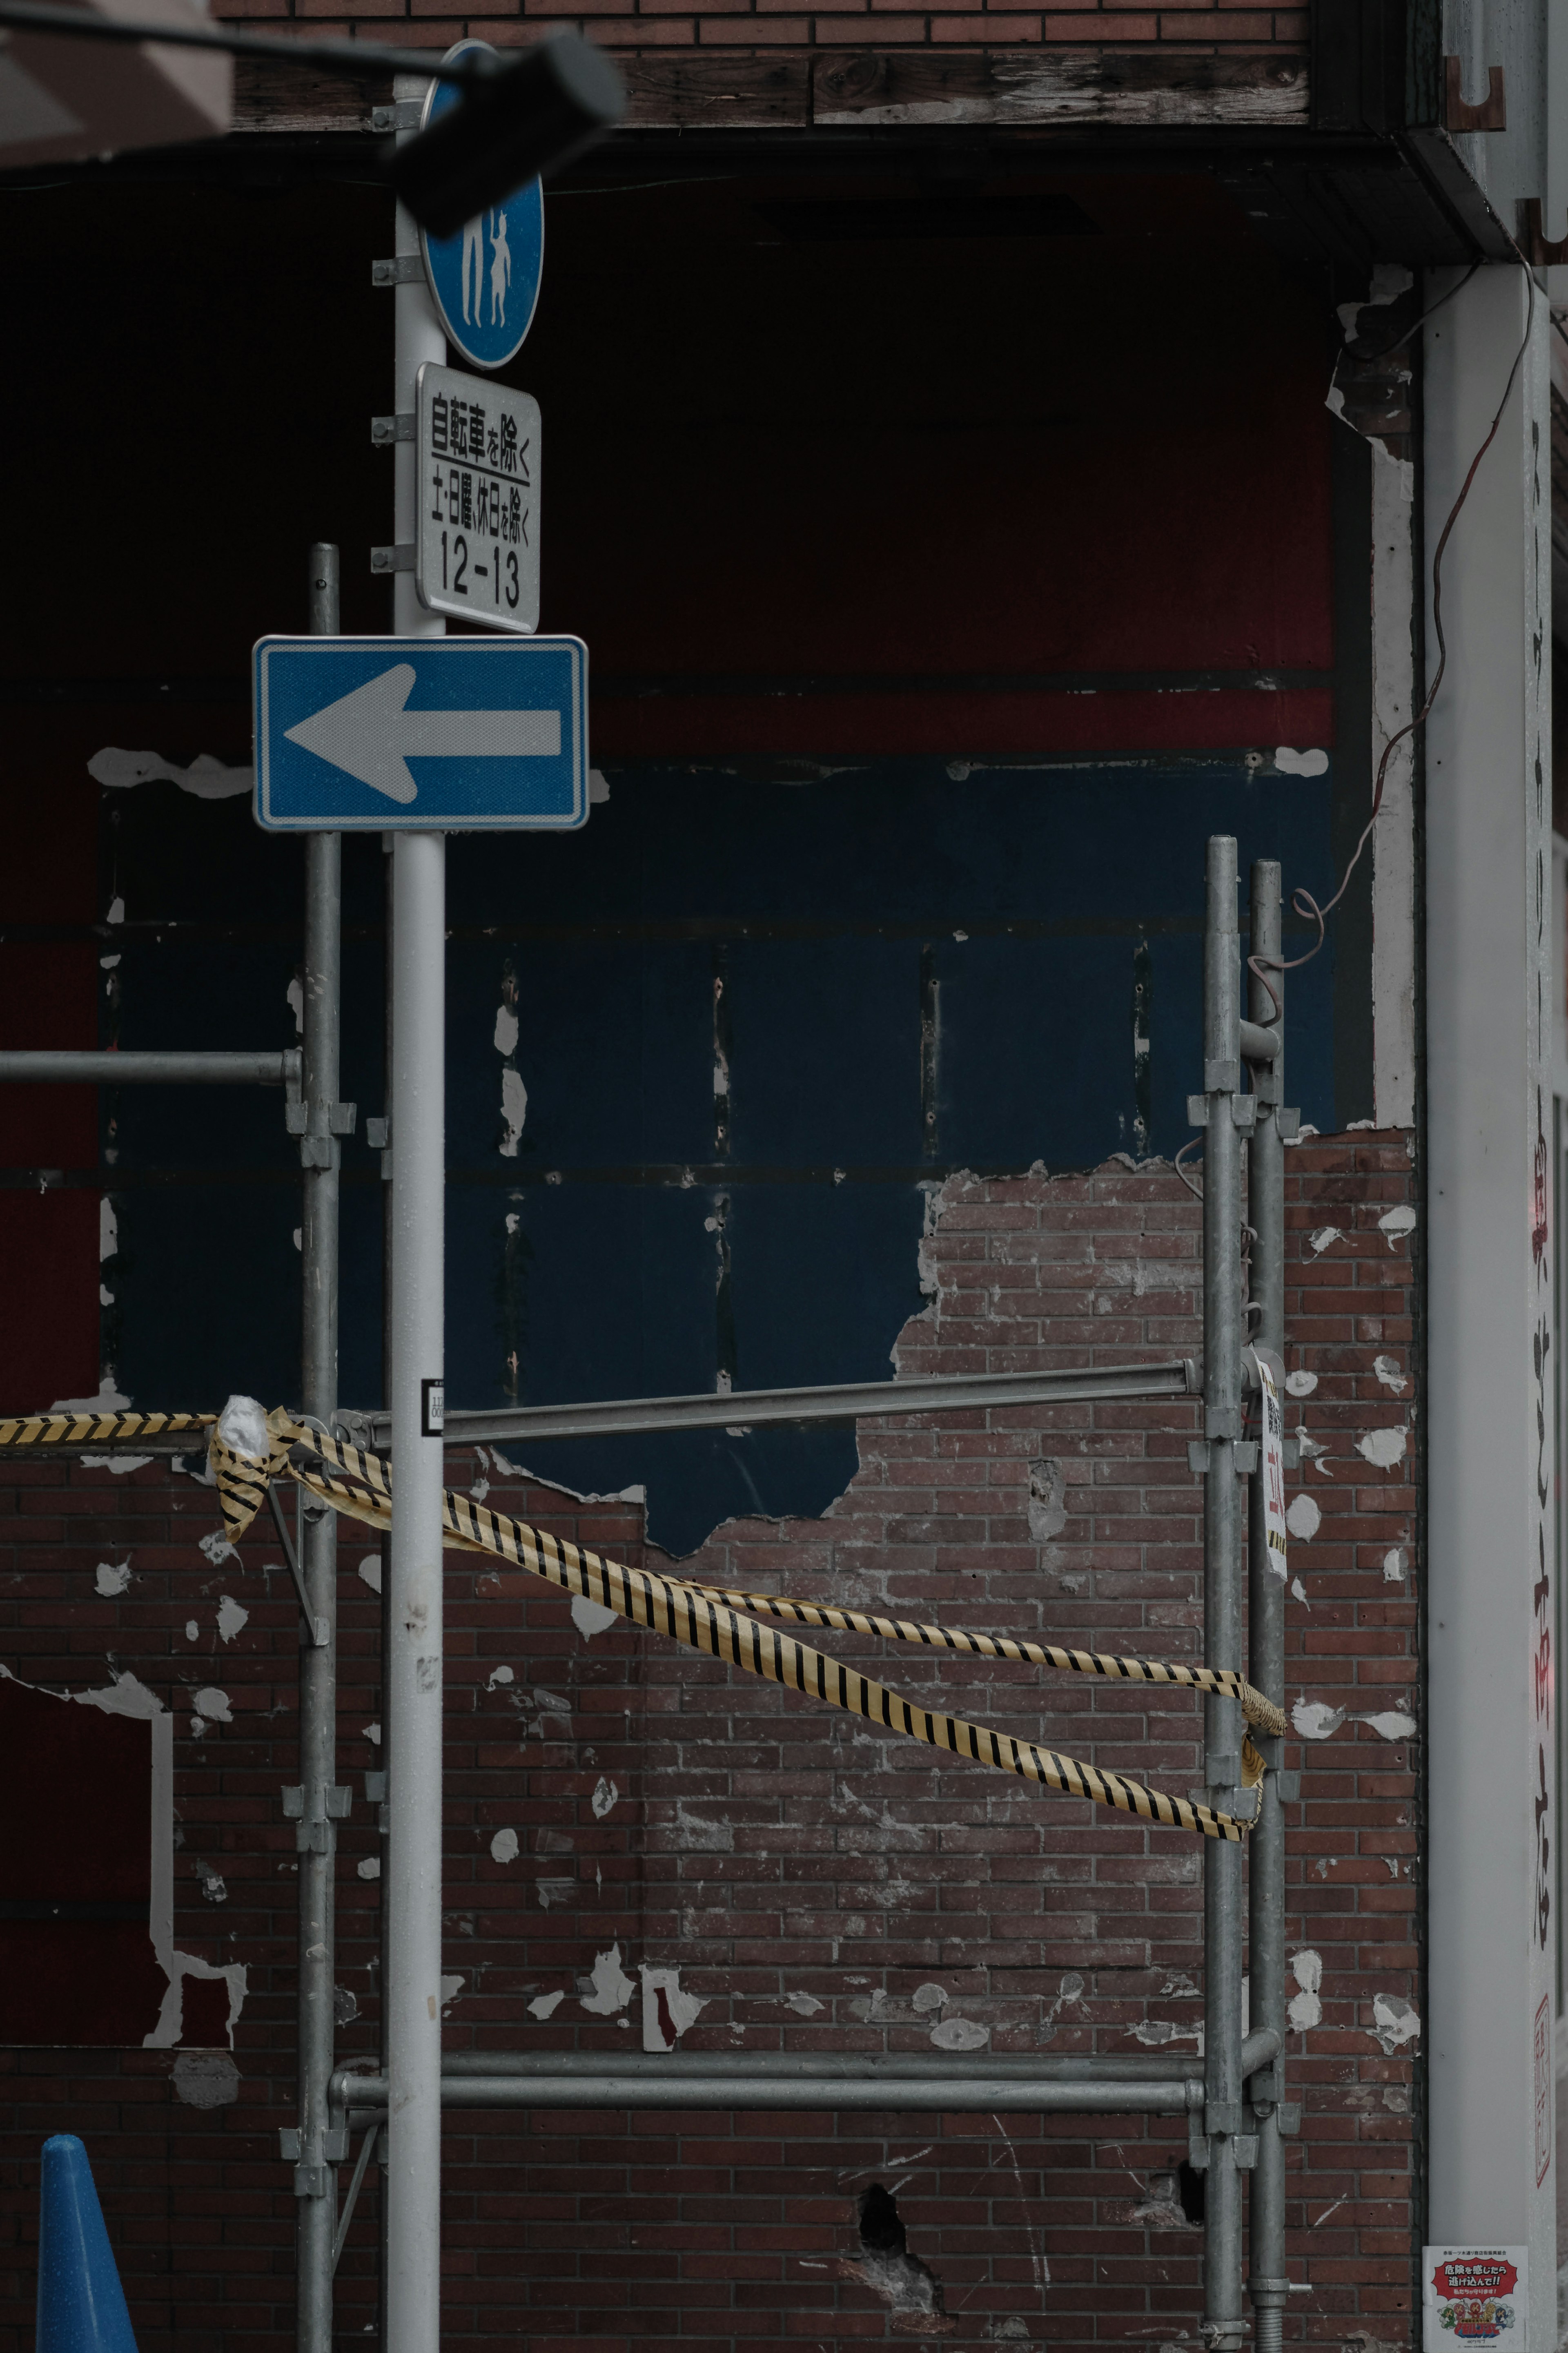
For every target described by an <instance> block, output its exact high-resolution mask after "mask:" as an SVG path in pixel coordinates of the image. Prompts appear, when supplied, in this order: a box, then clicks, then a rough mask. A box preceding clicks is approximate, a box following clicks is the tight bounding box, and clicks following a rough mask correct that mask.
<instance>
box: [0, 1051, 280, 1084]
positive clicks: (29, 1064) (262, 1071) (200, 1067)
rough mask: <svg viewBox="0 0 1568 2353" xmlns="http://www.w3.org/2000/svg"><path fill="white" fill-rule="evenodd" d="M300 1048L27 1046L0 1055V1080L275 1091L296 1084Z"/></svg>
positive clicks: (23, 1082) (21, 1082) (27, 1082)
mask: <svg viewBox="0 0 1568 2353" xmlns="http://www.w3.org/2000/svg"><path fill="white" fill-rule="evenodd" d="M6 1079H10V1080H14V1081H15V1082H16V1083H17V1084H18V1085H19V1086H29V1087H37V1086H67V1087H69V1086H87V1087H99V1086H101V1087H123V1086H148V1087H178V1086H217V1087H280V1086H283V1085H285V1084H286V1083H287V1082H289V1080H290V1079H292V1080H293V1082H294V1083H295V1084H296V1085H298V1083H299V1079H300V1050H299V1049H298V1047H290V1048H289V1050H288V1051H287V1052H286V1053H282V1054H205V1053H189V1054H187V1053H179V1052H173V1051H172V1052H168V1053H163V1052H158V1053H129V1054H121V1053H88V1052H85V1051H84V1052H77V1051H75V1050H70V1051H66V1050H61V1051H59V1052H56V1051H55V1050H53V1049H49V1048H30V1049H28V1050H25V1051H23V1050H18V1051H16V1052H15V1053H11V1052H7V1053H0V1081H3V1080H6Z"/></svg>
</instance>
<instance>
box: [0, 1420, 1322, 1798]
mask: <svg viewBox="0 0 1568 2353" xmlns="http://www.w3.org/2000/svg"><path fill="white" fill-rule="evenodd" d="M267 1424H268V1433H269V1435H270V1437H271V1439H272V1441H273V1442H272V1445H271V1447H270V1449H269V1450H268V1455H267V1457H266V1459H265V1460H263V1459H262V1458H261V1457H259V1456H258V1455H251V1454H245V1453H239V1452H237V1451H235V1450H233V1449H231V1448H230V1447H228V1446H226V1445H225V1444H224V1442H223V1440H221V1439H220V1438H219V1437H218V1434H217V1430H216V1416H215V1415H212V1414H135V1413H118V1414H96V1415H94V1414H82V1415H70V1414H40V1415H32V1416H29V1417H26V1418H25V1419H17V1420H11V1421H0V1448H3V1447H7V1446H9V1447H25V1446H60V1445H66V1446H76V1445H80V1444H84V1443H89V1442H99V1443H102V1442H104V1441H107V1440H110V1439H116V1438H119V1439H130V1438H138V1437H151V1436H153V1435H157V1434H161V1433H165V1432H170V1431H174V1432H183V1431H184V1430H190V1431H192V1432H193V1433H195V1432H196V1431H198V1430H205V1431H207V1432H208V1433H209V1438H208V1449H207V1451H208V1460H209V1461H210V1463H211V1465H212V1470H213V1473H214V1477H215V1479H216V1482H217V1490H218V1500H219V1504H220V1505H221V1508H222V1511H223V1517H224V1525H225V1529H226V1534H227V1535H228V1539H229V1542H230V1543H231V1544H237V1543H238V1542H239V1540H240V1538H241V1537H242V1536H243V1535H245V1533H246V1531H247V1529H248V1528H249V1526H250V1525H251V1522H252V1521H253V1520H254V1519H255V1517H256V1514H257V1513H258V1511H259V1510H260V1509H261V1507H262V1505H263V1504H265V1503H266V1500H267V1492H268V1487H269V1486H270V1484H271V1483H272V1482H273V1481H274V1480H275V1479H279V1478H290V1479H293V1480H294V1481H296V1482H298V1483H299V1484H300V1486H302V1487H304V1488H305V1489H306V1490H307V1491H308V1492H309V1493H312V1494H315V1495H318V1496H319V1497H320V1498H321V1501H322V1502H323V1503H328V1504H331V1505H332V1507H333V1508H334V1509H335V1510H337V1511H339V1512H342V1513H343V1514H346V1515H347V1516H349V1517H351V1518H353V1519H357V1520H361V1521H363V1522H364V1523H365V1524H366V1525H369V1526H372V1527H375V1528H380V1529H386V1528H389V1527H390V1526H391V1525H392V1487H391V1482H390V1480H389V1479H388V1476H387V1470H386V1465H385V1464H384V1461H382V1459H381V1457H380V1456H379V1455H375V1454H370V1453H366V1452H363V1451H361V1450H360V1449H359V1448H357V1447H353V1446H350V1445H348V1444H347V1443H345V1442H344V1441H342V1440H337V1439H331V1438H327V1437H324V1436H322V1435H321V1433H319V1432H318V1431H315V1430H306V1429H303V1428H301V1427H300V1425H299V1424H298V1423H297V1422H295V1421H294V1420H293V1419H291V1418H290V1417H289V1415H288V1414H287V1413H286V1412H285V1411H284V1410H283V1409H281V1408H278V1409H275V1410H274V1411H273V1412H272V1413H270V1414H268V1417H267ZM441 1516H442V1525H443V1527H444V1528H445V1530H446V1537H445V1541H446V1543H447V1546H449V1547H450V1548H452V1549H454V1550H458V1551H463V1552H478V1553H483V1554H485V1555H487V1556H489V1557H491V1558H495V1559H501V1560H505V1561H509V1562H510V1563H511V1564H512V1565H513V1566H514V1567H518V1568H521V1569H524V1570H526V1571H527V1572H528V1573H529V1574H531V1575H532V1576H535V1577H542V1578H544V1579H545V1580H546V1581H547V1582H548V1583H550V1584H552V1585H554V1586H556V1587H557V1588H559V1589H560V1590H561V1591H563V1592H565V1593H573V1594H580V1595H581V1596H582V1597H583V1599H584V1600H588V1601H593V1602H596V1603H597V1604H598V1605H599V1606H600V1607H601V1608H604V1609H613V1610H615V1611H616V1614H617V1615H618V1616H620V1617H623V1618H626V1619H628V1620H630V1621H631V1622H632V1623H633V1624H634V1625H637V1626H645V1627H648V1628H650V1629H651V1630H653V1631H655V1632H656V1633H660V1634H665V1635H668V1637H669V1638H670V1639H671V1640H672V1641H677V1642H679V1643H681V1644H682V1645H683V1646H684V1647H685V1648H687V1649H688V1650H692V1651H700V1652H702V1653H703V1654H704V1655H706V1656H707V1657H709V1658H713V1659H721V1660H722V1661H723V1662H725V1663H726V1664H728V1665H730V1666H735V1667H740V1668H741V1669H742V1670H743V1672H746V1673H748V1674H754V1675H760V1676H762V1677H763V1678H764V1680H766V1681H767V1682H769V1683H779V1684H782V1685H784V1686H785V1687H786V1688H787V1689H789V1690H791V1691H800V1692H805V1693H808V1694H810V1695H811V1696H812V1697H813V1698H815V1699H819V1700H822V1701H824V1702H826V1704H827V1705H828V1706H830V1707H837V1708H842V1709H844V1710H845V1711H846V1712H847V1714H848V1715H858V1716H860V1717H863V1718H864V1719H865V1720H866V1721H867V1722H868V1723H873V1724H879V1725H883V1726H885V1728H886V1729H887V1730H889V1731H890V1732H897V1733H901V1734H903V1735H905V1736H907V1737H909V1738H910V1739H912V1740H919V1741H922V1742H924V1743H925V1744H926V1746H929V1747H932V1748H942V1749H946V1750H948V1751H949V1752H950V1753H951V1754H952V1755H953V1756H956V1757H968V1758H970V1759H971V1760H972V1761H973V1762H974V1763H975V1764H979V1765H986V1766H990V1767H992V1768H993V1769H994V1770H995V1771H997V1772H1003V1773H1014V1774H1016V1775H1018V1776H1019V1777H1020V1778H1023V1779H1025V1780H1027V1781H1033V1782H1036V1783H1037V1784H1038V1785H1039V1786H1040V1787H1042V1788H1049V1789H1057V1790H1059V1791H1061V1792H1062V1793H1063V1794H1064V1795H1065V1796H1068V1797H1074V1798H1088V1799H1092V1800H1093V1802H1094V1803H1095V1804H1097V1805H1101V1806H1110V1807H1112V1808H1114V1809H1115V1810H1117V1811H1119V1812H1121V1813H1125V1814H1133V1815H1136V1816H1138V1817H1139V1818H1140V1819H1141V1820H1144V1821H1148V1822H1158V1823H1161V1824H1163V1825H1164V1826H1165V1827H1166V1828H1168V1829H1173V1830H1184V1831H1196V1832H1198V1833H1199V1834H1201V1835H1202V1836H1203V1837H1205V1838H1220V1839H1228V1840H1229V1841H1232V1842H1233V1843H1236V1842H1239V1841H1241V1840H1242V1839H1243V1838H1244V1837H1245V1836H1246V1833H1247V1827H1248V1825H1247V1824H1246V1823H1244V1822H1239V1821H1237V1820H1236V1819H1235V1818H1234V1817H1233V1816H1232V1815H1229V1814H1224V1813H1219V1812H1216V1811H1215V1810H1213V1809H1211V1808H1210V1807H1208V1806H1202V1805H1194V1804H1192V1803H1191V1802H1190V1801H1189V1800H1188V1799H1185V1798H1173V1797H1170V1796H1167V1795H1166V1794H1165V1793H1164V1792H1163V1791H1162V1790H1159V1789H1148V1788H1144V1787H1143V1786H1142V1783H1141V1782H1138V1781H1133V1780H1130V1779H1129V1778H1127V1777H1126V1776H1125V1775H1123V1774H1120V1773H1108V1772H1100V1771H1099V1770H1098V1769H1097V1768H1096V1767H1094V1766H1092V1765H1085V1764H1081V1763H1079V1761H1078V1759H1076V1758H1075V1757H1064V1756H1059V1755H1058V1754H1057V1752H1056V1751H1055V1750H1053V1749H1049V1748H1041V1747H1039V1746H1037V1744H1036V1743H1035V1742H1033V1741H1030V1740H1015V1739H1013V1738H1012V1737H1011V1736H1010V1735H1008V1734H1006V1733H998V1732H991V1731H989V1730H987V1729H986V1728H985V1727H984V1725H975V1724H970V1723H968V1722H967V1721H966V1720H965V1719H964V1718H963V1717H962V1716H954V1715H946V1714H944V1713H943V1712H942V1711H941V1710H939V1709H929V1708H921V1707H917V1706H915V1705H914V1704H913V1702H912V1701H910V1700H907V1699H904V1698H902V1697H901V1696H900V1694H898V1693H897V1692H894V1691H889V1689H888V1687H887V1686H886V1684H884V1683H876V1682H874V1681H872V1680H871V1679H870V1678H869V1677H868V1676H865V1675H861V1674H859V1673H858V1672H856V1670H855V1669H854V1668H852V1667H847V1666H845V1665H844V1664H843V1663H842V1662H840V1661H838V1660H837V1659H833V1658H829V1657H828V1656H827V1655H826V1652H824V1651H817V1650H814V1649H812V1648H811V1647H810V1646H809V1645H808V1644H806V1643H804V1642H797V1641H794V1640H793V1639H792V1638H791V1637H790V1636H789V1635H787V1634H775V1633H774V1632H773V1630H772V1628H771V1627H769V1626H765V1625H762V1626H759V1625H753V1624H752V1622H751V1618H750V1617H747V1618H742V1617H739V1616H737V1615H736V1614H735V1613H736V1610H738V1609H744V1610H747V1611H749V1612H750V1613H751V1614H752V1616H753V1617H760V1616H766V1617H776V1618H780V1619H784V1620H788V1621H790V1622H793V1623H795V1624H804V1625H810V1626H831V1627H837V1628H840V1629H842V1630H846V1631H850V1632H855V1633H867V1634H877V1635H881V1636H883V1637H885V1638H887V1639H889V1640H891V1641H906V1642H919V1643H921V1644H922V1645H924V1646H925V1647H927V1648H930V1649H940V1650H949V1651H962V1652H966V1653H968V1654H970V1655H972V1656H979V1657H984V1658H998V1659H1013V1660H1016V1661H1018V1662H1020V1663H1022V1664H1026V1665H1033V1666H1049V1667H1058V1668H1061V1669H1064V1670H1066V1671H1067V1672H1070V1673H1078V1674H1093V1675H1102V1676H1115V1677H1120V1678H1122V1679H1124V1680H1127V1681H1130V1682H1136V1683H1155V1684H1162V1683H1163V1684H1166V1685H1176V1686H1184V1687H1186V1688H1188V1689H1192V1690H1197V1691H1204V1692H1213V1693H1217V1694H1221V1695H1222V1696H1225V1697H1227V1698H1232V1699H1236V1700H1237V1701H1238V1702H1239V1703H1240V1704H1241V1705H1242V1707H1243V1708H1244V1710H1245V1712H1246V1714H1247V1719H1248V1721H1249V1722H1251V1723H1255V1724H1257V1725H1258V1726H1259V1727H1260V1729H1262V1730H1264V1731H1266V1732H1279V1733H1282V1732H1283V1730H1284V1728H1285V1727H1284V1717H1283V1715H1282V1713H1281V1711H1280V1710H1279V1709H1278V1708H1277V1707H1275V1706H1274V1705H1273V1704H1272V1703H1271V1702H1269V1701H1268V1700H1266V1699H1265V1698H1264V1697H1263V1695H1262V1694H1261V1693H1258V1692H1256V1691H1254V1690H1253V1688H1252V1686H1251V1685H1250V1684H1249V1683H1247V1682H1246V1681H1245V1680H1244V1679H1243V1678H1242V1677H1241V1676H1240V1675H1238V1674H1237V1673H1235V1672H1232V1671H1231V1670H1229V1669H1224V1668H1211V1667H1187V1666H1180V1665H1172V1664H1169V1663H1166V1662H1162V1661H1160V1660H1154V1659H1123V1658H1117V1657H1114V1656H1112V1655H1110V1654H1107V1653H1102V1652H1097V1651H1070V1650H1062V1649H1058V1648H1057V1647H1056V1646H1055V1645H1054V1644H1050V1643H1043V1642H1032V1641H1026V1640H1020V1639H1018V1638H1016V1637H1013V1636H1005V1635H989V1634H972V1633H967V1632H964V1631H963V1630H960V1629H958V1628H953V1627H944V1626H930V1625H922V1624H919V1623H916V1622H914V1621H911V1620H903V1619H891V1618H880V1617H878V1616H876V1615H874V1614H872V1613H869V1612H867V1611H863V1610H856V1609H839V1608H837V1607H835V1606H833V1605H831V1604H827V1603H820V1602H806V1601H792V1600H789V1599H785V1598H784V1597H782V1596H780V1595H776V1594H753V1593H744V1592H738V1591H731V1590H729V1589H728V1588H724V1587H719V1586H704V1585H699V1584H697V1583H695V1582H693V1581H692V1580H691V1579H689V1578H687V1577H661V1576H660V1575H659V1574H658V1572H657V1571H655V1570H652V1569H637V1568H628V1567H625V1566H624V1565H623V1564H622V1563H620V1562H619V1561H613V1560H602V1559H601V1558H600V1556H598V1554H596V1553H593V1552H586V1551H583V1550H581V1549H580V1548H579V1547H578V1546H575V1545H573V1544H567V1543H564V1542H561V1541H558V1540H557V1539H556V1538H555V1537H554V1536H552V1535H549V1534H548V1533H546V1532H545V1531H544V1530H542V1529H537V1528H532V1527H530V1526H529V1525H528V1524H527V1523H526V1522H525V1521H522V1520H514V1519H510V1518H509V1517H508V1516H507V1515H506V1514H503V1513H500V1512H491V1511H489V1510H487V1509H486V1508H485V1507H484V1506H483V1505H482V1504H475V1503H473V1502H472V1501H471V1500H470V1499H469V1498H468V1496H464V1495H458V1494H455V1493H453V1492H452V1491H451V1489H450V1488H447V1489H444V1490H443V1493H442V1512H441ZM1244 1757H1245V1767H1244V1772H1245V1782H1246V1785H1247V1786H1251V1785H1253V1784H1254V1783H1256V1782H1257V1781H1258V1779H1260V1778H1261V1777H1262V1773H1263V1762H1262V1759H1261V1757H1259V1756H1258V1752H1257V1751H1256V1749H1254V1748H1253V1746H1252V1744H1251V1742H1250V1741H1247V1742H1246V1743H1245V1745H1244Z"/></svg>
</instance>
